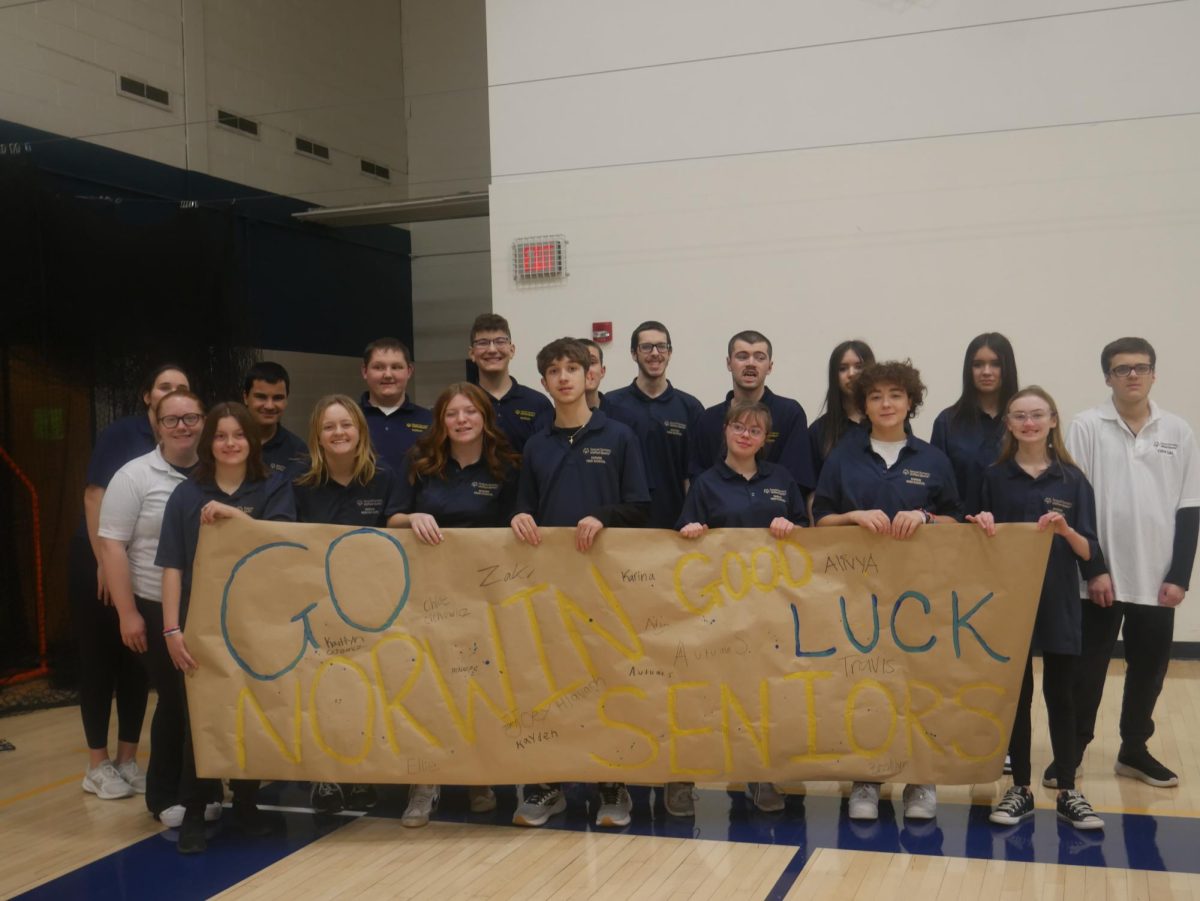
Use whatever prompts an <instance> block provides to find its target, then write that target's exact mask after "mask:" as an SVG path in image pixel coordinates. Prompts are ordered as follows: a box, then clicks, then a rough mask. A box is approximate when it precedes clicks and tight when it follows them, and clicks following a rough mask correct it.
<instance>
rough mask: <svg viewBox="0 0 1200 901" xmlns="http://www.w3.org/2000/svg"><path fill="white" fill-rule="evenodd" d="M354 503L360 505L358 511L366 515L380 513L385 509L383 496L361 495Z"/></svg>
mask: <svg viewBox="0 0 1200 901" xmlns="http://www.w3.org/2000/svg"><path fill="white" fill-rule="evenodd" d="M354 503H355V505H357V507H358V512H359V513H361V514H362V515H364V516H366V515H368V514H375V513H378V512H379V511H380V510H382V509H383V498H378V497H361V498H359V499H358V500H356V501H355V502H354Z"/></svg>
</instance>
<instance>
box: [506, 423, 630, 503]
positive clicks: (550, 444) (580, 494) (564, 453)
mask: <svg viewBox="0 0 1200 901" xmlns="http://www.w3.org/2000/svg"><path fill="white" fill-rule="evenodd" d="M568 436H574V441H573V442H572V441H569V440H568ZM649 502H650V491H649V489H648V488H647V487H646V477H645V473H644V470H643V468H642V453H641V448H640V447H639V446H638V440H637V436H635V435H634V434H633V430H632V429H630V428H629V427H628V426H626V425H624V424H622V423H620V422H616V421H615V420H612V419H609V418H608V417H607V416H606V415H605V414H604V413H603V412H602V411H600V410H596V411H594V412H593V413H592V418H591V419H589V420H588V421H587V423H586V424H585V425H584V426H583V428H581V429H579V430H578V431H576V430H574V429H567V430H564V429H555V428H553V427H551V428H547V429H544V430H543V431H541V432H538V433H537V434H536V435H534V436H533V437H532V438H530V439H529V441H528V442H527V443H526V445H525V453H524V455H523V457H522V460H521V477H520V480H519V482H518V485H517V506H516V510H515V511H514V513H530V514H532V515H533V518H534V521H535V522H537V524H538V525H541V526H574V525H575V524H577V523H578V522H579V520H581V519H583V518H584V517H585V516H595V517H596V518H597V519H599V520H600V521H601V522H602V523H604V524H605V525H608V524H609V523H608V521H607V519H606V514H607V510H606V508H608V507H613V506H617V505H620V504H648V503H649Z"/></svg>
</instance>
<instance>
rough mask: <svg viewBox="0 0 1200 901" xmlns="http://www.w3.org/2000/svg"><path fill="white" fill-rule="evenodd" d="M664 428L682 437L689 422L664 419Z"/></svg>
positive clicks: (676, 436) (670, 433)
mask: <svg viewBox="0 0 1200 901" xmlns="http://www.w3.org/2000/svg"><path fill="white" fill-rule="evenodd" d="M663 428H664V429H666V430H667V434H668V435H671V436H672V437H675V438H682V437H683V436H684V435H686V434H687V423H686V422H676V421H675V420H673V419H664V420H663ZM776 434H778V433H776Z"/></svg>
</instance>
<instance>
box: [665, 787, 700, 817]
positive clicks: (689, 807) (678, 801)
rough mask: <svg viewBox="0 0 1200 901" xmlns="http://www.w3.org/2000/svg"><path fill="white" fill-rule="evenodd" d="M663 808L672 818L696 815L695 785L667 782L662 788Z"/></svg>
mask: <svg viewBox="0 0 1200 901" xmlns="http://www.w3.org/2000/svg"><path fill="white" fill-rule="evenodd" d="M663 807H665V808H667V813H669V814H670V815H671V816H673V817H694V816H695V815H696V783H694V782H668V783H667V784H666V785H665V786H664V787H663Z"/></svg>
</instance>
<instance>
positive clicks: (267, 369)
mask: <svg viewBox="0 0 1200 901" xmlns="http://www.w3.org/2000/svg"><path fill="white" fill-rule="evenodd" d="M291 390H292V380H291V377H290V376H289V375H288V371H287V370H286V369H284V368H283V367H282V366H281V365H279V364H278V363H273V362H271V361H270V360H263V361H262V362H261V363H255V364H254V365H253V366H251V367H250V370H249V371H248V372H247V373H246V377H245V378H244V379H243V380H242V402H243V403H244V404H245V405H246V409H248V410H249V411H250V416H251V418H253V420H254V423H255V425H257V426H258V429H259V433H258V437H259V440H261V441H262V456H263V462H264V463H266V464H267V468H268V469H270V470H271V472H282V473H284V475H285V476H286V477H287V479H288V481H291V480H292V479H294V478H296V477H297V476H299V475H301V474H302V473H304V472H306V471H307V470H308V445H306V444H305V443H304V441H303V440H302V439H301V438H300V436H298V435H296V434H294V433H292V432H289V431H288V430H287V429H285V428H284V427H283V426H282V425H281V424H280V422H279V420H280V419H281V418H282V417H283V411H284V410H286V409H287V405H288V394H289V393H290V392H291Z"/></svg>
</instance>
